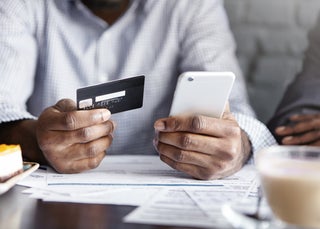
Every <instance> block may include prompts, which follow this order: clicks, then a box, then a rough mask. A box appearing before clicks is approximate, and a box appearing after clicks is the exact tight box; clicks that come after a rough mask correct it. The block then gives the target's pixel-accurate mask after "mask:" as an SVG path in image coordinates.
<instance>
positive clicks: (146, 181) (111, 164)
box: [19, 155, 256, 228]
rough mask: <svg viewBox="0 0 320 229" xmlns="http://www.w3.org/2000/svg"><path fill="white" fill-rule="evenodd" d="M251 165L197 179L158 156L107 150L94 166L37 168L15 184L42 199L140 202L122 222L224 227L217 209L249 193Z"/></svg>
mask: <svg viewBox="0 0 320 229" xmlns="http://www.w3.org/2000/svg"><path fill="white" fill-rule="evenodd" d="M255 182H256V172H255V170H254V167H253V166H252V165H248V166H245V167H244V168H243V169H242V170H241V171H239V172H238V173H236V174H234V175H232V176H230V177H227V178H225V179H220V180H210V181H202V180H196V179H193V178H192V177H190V176H188V175H186V174H183V173H181V172H178V171H176V170H174V169H172V168H170V167H169V166H168V165H166V164H165V163H163V162H162V161H161V160H160V159H159V157H158V156H137V155H134V156H132V155H119V156H118V155H117V156H113V155H112V156H106V157H105V159H104V160H103V161H102V162H101V164H100V166H99V167H97V168H96V169H93V170H90V171H86V172H83V173H79V174H58V173H56V172H55V171H54V170H52V169H51V168H47V169H46V170H43V169H39V170H37V171H36V172H34V173H33V174H31V175H30V176H29V177H27V178H26V179H24V180H22V181H21V182H19V185H23V186H27V187H30V189H26V190H25V191H24V192H25V193H27V194H29V196H30V197H31V198H38V199H42V200H44V201H57V202H77V203H94V204H119V205H133V206H140V207H139V208H137V209H136V210H134V211H133V212H132V213H131V214H129V215H128V216H127V217H125V219H124V220H125V222H130V223H147V224H158V225H179V226H194V227H199V228H208V227H209V228H229V227H230V225H229V224H228V222H227V221H226V219H225V218H224V217H223V215H222V214H221V205H222V204H223V203H225V202H228V201H234V200H239V199H241V198H249V197H252V196H254V195H255V194H254V192H255V190H254V188H256V183H255Z"/></svg>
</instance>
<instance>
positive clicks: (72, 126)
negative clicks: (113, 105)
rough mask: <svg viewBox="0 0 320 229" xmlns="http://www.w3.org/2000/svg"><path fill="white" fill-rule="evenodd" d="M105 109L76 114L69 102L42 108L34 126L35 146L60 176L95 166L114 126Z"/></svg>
mask: <svg viewBox="0 0 320 229" xmlns="http://www.w3.org/2000/svg"><path fill="white" fill-rule="evenodd" d="M110 115H111V114H110V112H109V111H108V110H106V109H96V110H85V111H77V110H76V104H75V103H74V102H73V101H72V100H69V99H64V100H60V101H59V102H58V103H57V104H56V105H54V106H52V107H49V108H47V109H45V110H44V111H43V112H42V114H41V115H40V117H39V119H38V121H37V125H36V137H37V141H38V145H39V147H40V149H41V150H42V152H43V154H44V156H45V158H46V159H47V161H48V162H49V163H50V164H51V166H53V167H54V169H55V170H57V171H58V172H60V173H77V172H81V171H84V170H88V169H92V168H95V167H97V166H98V165H99V164H100V162H101V160H102V159H103V158H104V156H105V151H106V149H108V148H109V146H110V145H111V143H112V133H113V130H114V124H113V122H112V121H110V120H109V118H110Z"/></svg>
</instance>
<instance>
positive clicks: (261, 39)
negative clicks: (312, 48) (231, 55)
mask: <svg viewBox="0 0 320 229" xmlns="http://www.w3.org/2000/svg"><path fill="white" fill-rule="evenodd" d="M225 7H226V10H227V13H228V16H229V20H230V24H231V29H232V30H233V32H234V36H235V39H236V42H237V46H238V49H237V55H238V58H239V61H240V64H241V67H242V70H243V72H244V76H245V77H246V80H247V83H248V92H249V98H250V101H251V104H252V106H253V108H254V109H255V111H256V113H257V116H258V118H259V119H260V120H261V121H263V122H266V121H267V120H268V119H269V118H270V116H271V115H272V114H273V112H274V110H275V108H276V106H277V105H278V103H279V100H280V99H281V97H282V95H283V92H284V89H285V88H286V86H287V85H288V83H290V82H291V80H292V79H293V77H294V76H295V75H296V74H297V73H298V72H299V71H300V69H301V65H302V59H303V54H304V51H305V49H306V48H307V45H308V37H307V36H308V32H309V30H310V29H311V28H312V26H313V25H314V23H315V21H316V19H317V16H318V12H319V11H320V0H225Z"/></svg>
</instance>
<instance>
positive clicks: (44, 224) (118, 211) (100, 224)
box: [0, 186, 186, 229]
mask: <svg viewBox="0 0 320 229" xmlns="http://www.w3.org/2000/svg"><path fill="white" fill-rule="evenodd" d="M24 189H25V188H24V187H21V186H14V187H13V188H12V189H11V190H9V191H8V192H6V193H4V194H2V195H0V228H6V229H20V228H23V229H29V228H30V229H37V228H41V229H42V228H45V229H51V228H54V229H56V228H58V229H64V228H66V229H73V228H77V229H78V228H90V229H95V228H112V229H117V228H121V229H126V228H129V229H131V228H133V229H151V228H152V229H165V228H172V229H174V228H176V229H178V228H180V229H181V228H182V227H175V226H156V225H144V224H130V223H124V222H122V218H123V217H124V216H125V215H127V214H128V213H129V212H131V211H132V210H134V208H135V207H132V206H119V205H106V204H80V203H58V202H44V201H42V200H38V199H33V198H29V196H28V195H26V194H23V193H21V192H22V191H23V190H24ZM183 228H186V227H183Z"/></svg>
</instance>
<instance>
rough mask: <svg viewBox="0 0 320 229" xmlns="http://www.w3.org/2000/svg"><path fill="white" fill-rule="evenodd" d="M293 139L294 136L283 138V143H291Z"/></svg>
mask: <svg viewBox="0 0 320 229" xmlns="http://www.w3.org/2000/svg"><path fill="white" fill-rule="evenodd" d="M292 139H293V137H292V136H289V137H285V138H283V139H282V143H284V144H288V143H291V141H292Z"/></svg>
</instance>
